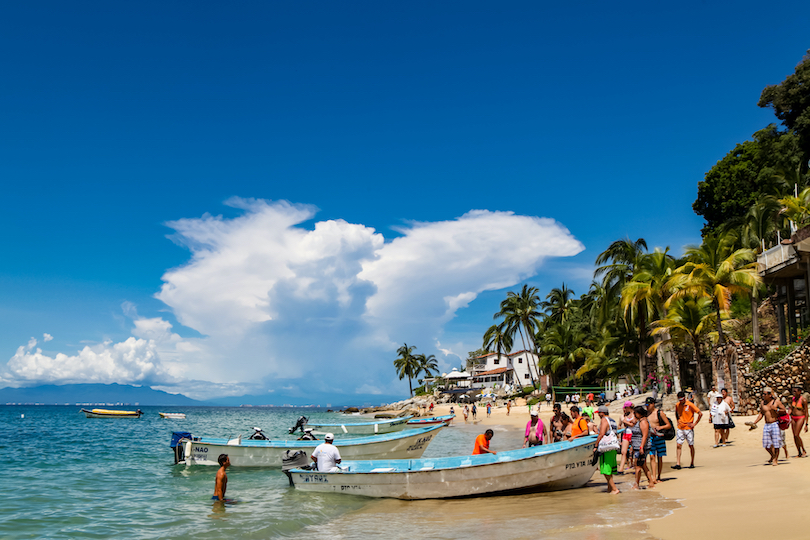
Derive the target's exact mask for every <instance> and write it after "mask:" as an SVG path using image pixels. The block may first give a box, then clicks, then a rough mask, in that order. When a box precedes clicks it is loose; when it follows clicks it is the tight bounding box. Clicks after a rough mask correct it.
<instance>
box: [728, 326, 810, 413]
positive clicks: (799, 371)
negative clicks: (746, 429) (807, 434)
mask: <svg viewBox="0 0 810 540" xmlns="http://www.w3.org/2000/svg"><path fill="white" fill-rule="evenodd" d="M766 351H767V347H763V346H754V345H749V344H746V343H736V342H730V343H728V344H726V345H725V346H723V347H715V349H714V350H713V351H712V381H713V382H714V384H716V385H718V389H719V388H720V387H721V386H725V387H726V388H732V385H733V383H734V382H736V385H735V386H736V388H735V389H734V390H736V396H735V401H736V402H737V412H738V413H740V414H749V415H750V414H758V412H759V404H760V401H761V400H762V389H763V388H765V387H766V386H770V387H771V388H772V389H773V391H774V392H775V393H776V395H777V396H779V397H781V398H782V402H783V403H788V400H789V397H790V393H791V388H793V386H794V385H797V384H798V385H799V386H801V387H802V388H803V389H805V390H807V389H809V388H810V371H808V368H810V343H808V341H807V340H805V341H804V342H803V343H802V344H801V346H799V347H798V348H797V349H796V350H794V351H793V352H791V353H790V354H789V355H787V356H786V357H785V358H783V359H782V360H780V361H779V362H777V363H776V364H773V365H771V366H768V367H766V368H764V369H761V370H759V371H756V372H755V371H752V370H751V362H752V361H753V360H756V359H758V358H759V359H761V358H764V356H765V352H766ZM734 370H736V377H735V376H734V373H733V371H734ZM721 381H722V382H721Z"/></svg>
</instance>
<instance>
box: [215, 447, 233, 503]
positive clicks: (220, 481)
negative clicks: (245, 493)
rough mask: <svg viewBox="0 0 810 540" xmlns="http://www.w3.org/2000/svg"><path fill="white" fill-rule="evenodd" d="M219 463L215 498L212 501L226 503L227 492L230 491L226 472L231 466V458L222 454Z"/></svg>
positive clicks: (218, 459)
mask: <svg viewBox="0 0 810 540" xmlns="http://www.w3.org/2000/svg"><path fill="white" fill-rule="evenodd" d="M217 463H219V470H218V471H217V477H216V479H215V480H214V496H213V497H211V499H213V500H215V501H224V500H225V491H226V490H227V489H228V473H227V472H226V471H227V470H228V467H230V466H231V458H229V457H228V454H220V455H219V457H218V458H217Z"/></svg>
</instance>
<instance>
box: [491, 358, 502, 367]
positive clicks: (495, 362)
mask: <svg viewBox="0 0 810 540" xmlns="http://www.w3.org/2000/svg"><path fill="white" fill-rule="evenodd" d="M492 363H493V364H495V365H496V366H497V365H498V364H500V363H501V359H500V358H496V359H495V360H493V361H492Z"/></svg>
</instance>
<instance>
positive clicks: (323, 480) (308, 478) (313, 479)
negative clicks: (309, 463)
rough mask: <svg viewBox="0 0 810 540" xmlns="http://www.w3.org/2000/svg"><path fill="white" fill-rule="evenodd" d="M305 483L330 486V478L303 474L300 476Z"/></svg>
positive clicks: (324, 475)
mask: <svg viewBox="0 0 810 540" xmlns="http://www.w3.org/2000/svg"><path fill="white" fill-rule="evenodd" d="M299 478H301V480H302V481H304V482H305V483H311V484H328V483H329V476H328V475H326V474H302V475H300V476H299Z"/></svg>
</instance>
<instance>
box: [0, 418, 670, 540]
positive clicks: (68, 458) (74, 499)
mask: <svg viewBox="0 0 810 540" xmlns="http://www.w3.org/2000/svg"><path fill="white" fill-rule="evenodd" d="M127 408H128V409H131V408H133V407H127ZM141 409H142V410H143V411H144V413H145V415H144V416H143V417H142V418H140V419H116V420H109V419H89V418H85V416H84V414H82V413H80V412H79V407H75V406H0V455H2V456H3V458H4V459H3V461H4V463H5V466H4V467H3V478H4V482H3V486H4V488H5V489H4V492H5V495H6V497H5V501H4V503H3V505H2V507H1V508H2V509H0V538H3V539H5V538H15V539H16V538H179V539H184V538H195V539H197V538H199V539H226V538H256V539H264V538H268V539H269V538H304V539H314V538H358V539H359V538H389V539H400V538H401V539H403V540H404V539H409V540H410V539H417V538H445V539H446V538H459V539H461V538H464V539H465V540H468V539H478V538H481V539H484V538H486V539H488V540H489V539H491V538H493V537H497V538H537V537H538V535H542V536H545V537H554V538H595V539H601V538H605V539H607V538H622V539H623V540H628V539H632V538H645V537H646V536H645V526H644V524H643V523H644V519H651V518H657V517H661V516H663V515H666V514H667V513H669V512H671V511H672V510H673V509H674V508H677V507H679V506H680V505H679V504H678V503H677V502H675V501H667V500H665V499H662V498H661V497H659V496H657V495H656V494H653V493H626V494H625V493H623V494H622V495H621V496H619V497H608V496H602V494H600V493H598V490H599V489H602V488H603V486H602V485H600V484H599V481H600V480H601V478H600V477H596V476H595V477H594V483H593V484H594V485H593V486H592V487H586V488H584V489H580V490H572V491H568V492H559V493H539V494H530V495H521V496H512V497H485V498H478V499H461V500H450V501H414V502H406V501H389V500H371V499H366V498H361V497H355V496H345V495H338V494H306V493H300V492H297V491H295V490H294V489H291V488H290V487H289V484H288V481H287V478H286V476H284V474H283V473H282V472H281V471H280V470H274V469H266V470H264V469H241V470H240V469H233V468H232V469H230V470H229V472H228V497H229V498H231V497H233V498H234V499H236V500H237V503H236V504H233V505H226V506H225V507H224V508H222V507H215V506H214V505H213V504H212V502H211V495H212V493H213V488H214V474H215V473H216V468H215V467H202V466H195V467H185V466H176V465H174V464H173V454H172V452H171V449H170V448H169V440H170V438H171V432H172V431H190V432H192V433H194V434H195V435H206V436H221V437H233V436H236V435H239V434H244V435H247V434H250V433H251V432H252V429H251V428H252V427H253V426H258V427H261V428H262V429H264V431H265V433H267V434H268V435H270V436H271V437H273V438H287V437H289V435H288V434H287V429H288V428H289V427H291V426H292V425H293V424H294V423H295V420H296V419H297V418H298V416H300V415H301V414H304V415H307V416H309V417H310V418H311V419H312V420H313V421H314V420H319V421H327V420H328V421H349V420H354V421H361V420H363V419H361V418H359V417H354V418H347V417H346V416H344V415H340V414H337V413H326V412H322V411H317V410H313V409H282V408H255V407H254V408H225V407H211V408H208V407H171V408H156V407H141ZM159 410H160V411H172V412H184V413H186V414H187V418H186V419H185V420H167V419H162V418H160V417H159V416H158V411H159ZM23 415H24V417H23ZM480 431H481V428H480V427H478V426H474V425H472V424H470V425H464V424H463V423H462V424H461V425H459V426H454V427H450V428H447V429H445V430H443V431H442V433H440V434H439V435H438V436H437V437H436V438H435V439H434V440H433V441H432V442H431V444H430V446H429V447H428V449H427V450H426V452H425V456H426V457H438V456H447V455H458V454H462V453H468V452H469V451H470V449H471V448H472V444H473V440H474V438H475V436H476V435H477V434H478V433H479V432H480ZM521 435H522V434H521V433H518V432H516V431H515V430H514V429H512V430H506V429H498V428H496V436H495V438H494V439H493V448H495V449H509V448H516V447H519V446H520V444H521ZM620 487H622V486H620ZM623 487H629V486H623ZM493 535H494V536H493Z"/></svg>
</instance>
